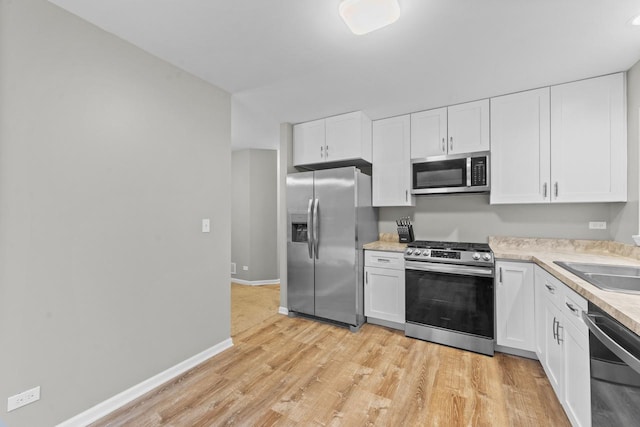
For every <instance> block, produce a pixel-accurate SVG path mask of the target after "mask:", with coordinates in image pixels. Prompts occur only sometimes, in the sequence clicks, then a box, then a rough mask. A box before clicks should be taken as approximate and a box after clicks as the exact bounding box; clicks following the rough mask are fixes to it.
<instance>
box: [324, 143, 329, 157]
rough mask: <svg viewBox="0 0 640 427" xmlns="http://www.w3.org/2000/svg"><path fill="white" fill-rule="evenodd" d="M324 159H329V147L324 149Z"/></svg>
mask: <svg viewBox="0 0 640 427" xmlns="http://www.w3.org/2000/svg"><path fill="white" fill-rule="evenodd" d="M324 158H325V159H328V158H329V146H328V145H327V146H326V147H325V148H324Z"/></svg>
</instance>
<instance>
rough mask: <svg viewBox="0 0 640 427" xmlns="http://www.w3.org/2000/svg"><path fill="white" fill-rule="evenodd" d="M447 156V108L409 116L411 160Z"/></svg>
mask: <svg viewBox="0 0 640 427" xmlns="http://www.w3.org/2000/svg"><path fill="white" fill-rule="evenodd" d="M444 154H447V108H446V107H445V108H438V109H435V110H429V111H421V112H419V113H413V114H411V158H412V159H423V158H425V157H431V156H442V155H444Z"/></svg>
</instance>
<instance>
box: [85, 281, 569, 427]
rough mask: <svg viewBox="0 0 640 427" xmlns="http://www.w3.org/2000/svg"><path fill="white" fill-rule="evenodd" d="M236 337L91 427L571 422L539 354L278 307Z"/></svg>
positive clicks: (466, 424)
mask: <svg viewBox="0 0 640 427" xmlns="http://www.w3.org/2000/svg"><path fill="white" fill-rule="evenodd" d="M246 290H247V289H241V291H246ZM254 290H256V291H257V289H254ZM258 292H259V291H258ZM256 293H257V292H256ZM247 298H248V299H249V300H250V299H251V298H250V297H247ZM234 303H235V302H234ZM237 308H241V304H239V305H238V306H237ZM272 313H276V311H272ZM236 318H241V316H239V317H234V319H236ZM234 321H235V320H234ZM246 324H247V323H245V325H246ZM233 341H234V347H233V348H231V349H229V350H227V351H225V352H224V353H221V354H219V355H217V356H215V357H213V358H211V359H209V360H208V361H206V362H204V363H203V364H201V365H199V366H198V367H196V368H194V369H192V370H190V371H189V372H187V373H185V374H184V375H182V376H180V377H179V378H176V379H174V380H173V381H170V382H169V383H167V384H165V385H163V386H161V387H159V388H158V389H156V390H154V391H151V392H149V393H148V394H146V395H144V396H142V397H141V398H139V399H138V400H136V401H134V402H132V403H131V404H129V405H127V406H125V407H123V408H122V409H120V410H119V411H117V412H115V413H113V414H111V415H109V416H107V417H106V418H104V419H102V420H100V421H98V422H97V423H95V424H93V426H94V427H98V426H100V427H103V426H227V425H236V426H272V425H275V426H297V425H305V426H536V427H537V426H569V421H568V420H567V418H566V416H565V414H564V412H563V410H562V407H561V406H560V404H559V402H558V400H557V399H556V398H555V395H554V393H553V390H552V389H551V385H550V384H549V382H548V380H547V379H546V377H545V375H544V372H543V370H542V367H541V366H540V364H539V363H538V362H537V361H533V360H528V359H523V358H519V357H515V356H508V355H505V354H501V353H497V354H496V356H495V357H493V358H492V357H487V356H482V355H478V354H475V353H470V352H465V351H461V350H457V349H453V348H449V347H445V346H440V345H437V344H432V343H428V342H424V341H420V340H414V339H411V338H406V337H405V336H404V334H403V333H402V332H399V331H395V330H392V329H387V328H383V327H379V326H375V325H370V324H366V325H364V326H363V327H362V329H361V330H360V332H358V333H355V334H353V333H351V332H349V330H347V329H343V328H340V327H337V326H333V325H329V324H324V323H320V322H315V321H312V320H308V319H303V318H288V317H285V316H282V315H279V314H272V315H270V316H269V317H268V318H266V319H263V320H259V321H258V323H256V324H254V325H253V326H250V327H248V328H247V329H245V330H242V331H239V332H238V333H237V334H236V335H235V336H234V338H233Z"/></svg>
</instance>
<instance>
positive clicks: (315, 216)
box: [313, 199, 320, 259]
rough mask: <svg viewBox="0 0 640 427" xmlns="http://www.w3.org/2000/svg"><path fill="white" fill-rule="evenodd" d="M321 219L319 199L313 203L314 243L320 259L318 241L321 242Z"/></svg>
mask: <svg viewBox="0 0 640 427" xmlns="http://www.w3.org/2000/svg"><path fill="white" fill-rule="evenodd" d="M319 228H320V221H318V199H316V200H315V202H314V203H313V245H314V252H315V253H316V259H318V243H320V231H319Z"/></svg>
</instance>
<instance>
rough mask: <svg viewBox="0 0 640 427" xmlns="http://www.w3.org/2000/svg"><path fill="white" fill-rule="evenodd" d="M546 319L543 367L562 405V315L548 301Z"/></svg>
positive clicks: (545, 311)
mask: <svg viewBox="0 0 640 427" xmlns="http://www.w3.org/2000/svg"><path fill="white" fill-rule="evenodd" d="M544 317H545V325H544V328H545V357H544V362H543V363H542V367H543V368H544V370H545V372H546V373H547V378H548V379H549V382H550V383H551V386H552V387H553V390H554V391H555V392H556V396H557V397H558V399H559V400H560V403H561V404H563V405H564V402H563V401H562V400H563V399H562V397H563V396H564V394H563V391H564V390H563V388H562V387H563V385H564V348H563V344H564V343H563V341H564V338H563V329H564V328H563V325H562V313H561V312H560V310H559V309H558V308H557V307H556V306H555V305H554V304H552V303H551V302H550V301H549V300H548V299H547V300H546V301H545V304H544Z"/></svg>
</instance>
